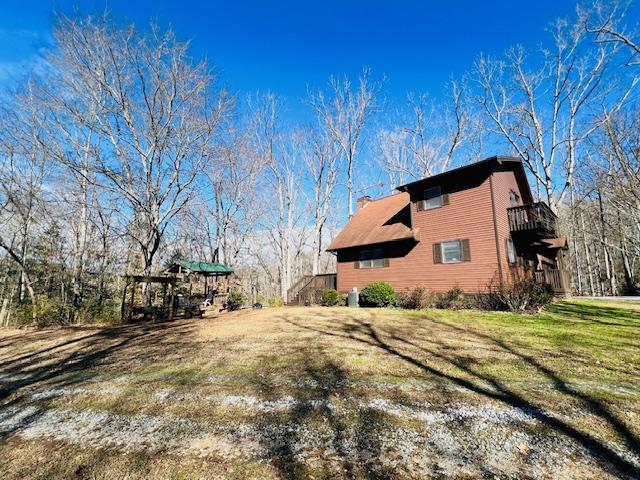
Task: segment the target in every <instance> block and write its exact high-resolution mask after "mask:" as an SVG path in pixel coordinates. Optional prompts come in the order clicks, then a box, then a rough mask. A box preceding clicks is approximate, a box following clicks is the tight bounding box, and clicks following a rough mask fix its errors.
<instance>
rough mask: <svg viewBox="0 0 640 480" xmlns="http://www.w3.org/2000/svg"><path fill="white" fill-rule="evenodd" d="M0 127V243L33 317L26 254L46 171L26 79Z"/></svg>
mask: <svg viewBox="0 0 640 480" xmlns="http://www.w3.org/2000/svg"><path fill="white" fill-rule="evenodd" d="M1 117H2V120H3V122H2V125H1V127H0V135H1V136H0V152H1V154H0V226H1V227H2V228H0V248H2V249H3V250H4V251H5V252H6V254H7V255H8V256H9V258H10V259H11V260H12V261H13V262H14V264H15V265H16V267H17V268H18V271H19V278H18V292H19V293H18V299H19V300H20V301H23V300H24V298H25V296H26V293H28V294H29V298H30V300H31V304H32V318H33V320H34V321H36V320H37V316H38V302H37V298H36V293H35V289H34V283H35V279H34V278H32V276H31V274H30V271H29V265H28V258H29V255H30V248H31V247H32V246H33V243H32V238H33V236H34V235H35V233H36V229H39V228H42V225H45V224H46V223H47V222H46V220H45V219H46V215H45V209H44V203H43V200H44V197H45V196H46V194H45V192H46V180H47V176H48V173H49V170H50V169H49V165H48V163H47V159H46V155H45V154H44V152H45V149H44V148H43V146H44V145H45V144H46V143H47V138H46V134H45V133H44V129H43V128H42V125H43V122H44V118H43V117H44V116H43V114H42V112H41V111H40V109H39V108H38V107H37V103H36V101H35V98H34V96H33V92H32V89H31V85H30V84H29V85H28V88H27V91H26V92H24V93H23V94H19V95H18V96H17V97H15V98H14V100H13V102H12V103H11V104H10V105H9V106H8V108H7V109H4V111H3V112H2V115H1Z"/></svg>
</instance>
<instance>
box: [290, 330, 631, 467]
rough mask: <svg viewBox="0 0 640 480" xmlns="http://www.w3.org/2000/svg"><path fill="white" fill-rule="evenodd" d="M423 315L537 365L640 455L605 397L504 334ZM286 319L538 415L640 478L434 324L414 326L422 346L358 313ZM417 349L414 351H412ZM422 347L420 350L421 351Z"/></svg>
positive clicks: (618, 455) (621, 458)
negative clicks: (439, 333) (452, 345)
mask: <svg viewBox="0 0 640 480" xmlns="http://www.w3.org/2000/svg"><path fill="white" fill-rule="evenodd" d="M423 320H424V321H425V322H431V324H432V325H433V326H438V327H440V328H448V329H450V332H451V334H452V335H455V334H456V333H458V334H459V333H461V332H464V333H465V334H467V335H472V336H475V337H476V338H478V339H480V340H483V341H485V342H486V341H490V342H491V343H492V344H493V345H494V346H496V347H498V348H500V349H501V350H502V351H504V352H505V353H508V354H511V355H515V356H516V357H517V358H519V359H521V360H522V361H524V362H526V363H527V364H528V365H530V366H532V367H534V368H535V369H536V370H537V371H539V372H540V373H541V374H542V375H543V376H545V377H546V378H548V379H550V380H551V382H552V384H553V386H554V388H555V389H556V390H557V391H558V392H560V393H563V394H565V395H568V396H570V397H572V398H574V399H577V400H579V401H580V402H582V403H583V404H584V405H585V406H586V407H587V408H588V409H589V410H590V411H591V412H593V413H595V414H596V415H597V416H598V418H599V419H600V420H601V421H602V422H604V423H605V424H606V425H608V426H609V427H611V428H612V429H613V430H614V431H615V432H616V433H617V434H618V435H619V437H620V438H621V440H622V441H623V442H624V443H625V445H626V446H627V448H628V450H629V452H630V453H632V454H634V455H636V456H637V455H638V452H639V451H640V447H639V440H638V437H637V436H635V435H634V434H633V432H631V431H630V429H629V427H628V426H627V425H626V424H625V423H624V422H623V421H622V420H620V419H619V418H617V417H616V416H615V415H614V414H613V413H612V412H611V411H610V410H609V409H608V408H607V407H606V405H604V404H603V403H602V402H600V401H599V400H597V399H594V398H591V397H589V396H588V395H586V394H584V393H582V392H580V391H579V390H577V389H576V388H574V387H571V386H570V385H568V384H567V383H566V382H564V381H563V380H562V379H561V378H560V376H559V375H557V374H556V373H555V372H553V370H551V369H550V368H548V367H546V366H544V365H542V364H541V363H540V362H538V361H537V360H536V359H535V358H533V357H531V356H529V355H525V354H523V353H521V352H519V351H517V350H516V349H515V348H514V347H512V346H510V345H508V344H506V343H505V342H503V341H502V340H500V339H499V338H495V337H491V336H489V335H486V334H480V333H478V332H476V331H472V330H467V329H464V328H460V327H452V326H451V325H450V324H448V323H444V322H438V321H436V320H433V319H431V318H424V319H423ZM286 321H288V322H289V323H291V324H292V325H295V326H297V327H299V328H302V329H306V330H310V331H314V332H317V333H320V334H322V335H327V336H332V337H339V338H346V339H349V340H352V341H356V342H360V343H363V344H366V345H369V346H372V347H375V348H377V349H380V350H382V351H384V352H386V353H387V354H389V355H392V356H394V357H396V358H398V359H400V360H402V361H404V362H406V363H408V364H410V365H413V366H415V367H417V368H419V369H420V370H421V371H423V372H424V373H426V374H428V375H431V376H433V377H436V378H440V379H444V380H447V381H449V382H451V383H453V384H454V385H456V386H458V387H463V388H465V389H467V390H469V391H472V392H475V393H477V394H479V395H482V396H484V397H486V398H489V399H492V400H495V401H498V402H501V403H504V404H505V405H508V406H510V407H513V408H517V409H519V410H521V411H523V412H525V413H526V414H528V415H530V416H532V417H534V418H535V419H537V420H538V421H539V422H540V423H541V424H543V425H544V426H546V427H547V428H550V429H552V430H553V431H555V432H558V433H561V434H563V435H564V436H566V437H568V438H570V439H571V440H573V441H574V442H576V443H577V444H579V445H581V446H582V447H583V448H584V449H585V450H586V451H587V452H589V453H590V455H592V456H593V457H594V458H595V459H596V460H598V461H602V462H606V463H607V464H608V465H609V466H610V467H611V469H612V470H614V471H615V472H616V473H617V474H622V475H626V476H629V477H632V478H638V477H640V468H639V467H638V465H636V464H635V463H633V462H632V461H630V460H629V459H627V458H625V456H624V455H622V454H621V453H619V452H618V451H616V450H615V449H614V448H612V447H611V446H609V445H607V444H605V443H604V442H603V441H602V440H600V439H598V438H596V437H595V436H593V435H592V434H590V433H588V432H586V431H582V430H580V429H578V428H576V427H574V426H572V425H570V424H568V423H566V422H565V421H563V420H561V419H560V418H557V417H556V416H553V415H551V414H550V413H548V412H546V411H545V410H544V409H543V408H542V407H541V406H540V405H537V404H536V403H535V402H534V401H533V400H532V399H527V398H525V397H524V396H523V395H522V394H519V393H517V392H515V391H513V390H512V389H510V388H509V387H508V386H507V385H506V384H504V382H502V381H500V380H499V379H498V378H495V377H494V376H491V375H489V374H486V373H483V372H481V371H480V370H479V369H477V368H474V366H473V362H472V361H468V360H469V359H467V358H465V356H464V355H460V354H457V353H456V351H455V350H452V349H448V350H444V351H445V352H446V353H442V350H443V348H442V347H448V346H447V345H446V344H444V343H443V342H441V341H439V340H437V338H434V337H433V336H432V335H429V329H428V328H426V327H425V326H421V327H420V328H413V330H412V333H411V335H410V337H412V338H416V331H417V330H418V329H420V331H421V332H423V333H425V334H426V336H424V337H422V338H421V339H420V340H421V342H424V343H425V344H426V345H418V344H417V343H416V342H415V341H414V340H412V339H410V338H408V336H407V335H406V334H405V333H401V332H400V331H399V330H398V329H395V330H396V331H394V332H392V333H388V332H385V331H384V330H382V329H378V328H375V327H374V326H373V325H372V324H371V323H369V322H367V321H363V320H360V319H358V318H354V317H350V318H349V321H348V322H342V323H340V324H336V323H333V324H331V325H326V324H322V325H321V326H320V327H318V326H316V325H315V324H314V323H315V322H314V323H311V324H309V323H302V322H298V321H292V320H288V319H287V320H286ZM428 345H433V347H432V348H429V347H428ZM412 351H413V352H415V353H412ZM418 352H419V355H416V353H418ZM425 355H426V356H427V360H428V357H432V358H435V359H437V360H438V361H441V362H445V364H449V365H451V366H454V367H456V368H457V369H459V370H461V371H462V372H464V373H465V374H466V375H467V376H468V378H467V377H466V376H461V375H457V374H454V373H450V372H448V371H445V370H444V369H441V368H438V367H435V366H432V365H430V364H429V363H428V361H425V360H423V359H421V358H420V357H423V356H425Z"/></svg>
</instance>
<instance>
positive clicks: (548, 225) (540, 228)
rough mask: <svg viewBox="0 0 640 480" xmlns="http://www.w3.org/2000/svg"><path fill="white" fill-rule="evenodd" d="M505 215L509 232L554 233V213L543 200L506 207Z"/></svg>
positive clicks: (555, 218)
mask: <svg viewBox="0 0 640 480" xmlns="http://www.w3.org/2000/svg"><path fill="white" fill-rule="evenodd" d="M507 215H508V216H509V228H510V230H511V232H528V233H538V234H542V235H552V236H553V235H555V234H556V220H557V217H556V214H555V213H553V210H551V208H549V206H548V205H547V204H546V203H544V202H536V203H532V204H530V205H520V206H518V207H511V208H508V209H507Z"/></svg>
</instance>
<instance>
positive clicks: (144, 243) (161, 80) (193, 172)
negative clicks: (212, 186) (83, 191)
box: [53, 18, 227, 274]
mask: <svg viewBox="0 0 640 480" xmlns="http://www.w3.org/2000/svg"><path fill="white" fill-rule="evenodd" d="M54 35H55V38H56V41H57V43H58V45H59V50H58V52H57V53H55V54H54V56H53V61H54V63H55V64H56V65H60V66H63V69H62V74H63V75H65V77H66V78H67V81H66V82H65V84H66V85H67V86H69V87H71V88H72V92H73V96H72V100H73V101H72V102H64V103H63V104H62V105H61V107H65V108H66V113H67V114H68V115H70V116H74V117H75V118H76V120H77V122H78V123H80V124H90V125H92V126H93V125H95V129H96V132H97V134H98V135H99V136H100V150H99V152H97V157H96V158H95V159H94V163H93V164H92V169H93V171H94V172H95V174H96V180H95V181H96V182H97V184H99V186H100V187H101V188H103V189H106V190H107V191H109V192H111V193H113V194H115V195H117V196H118V197H119V199H120V202H121V204H122V208H121V210H120V213H121V214H123V215H124V216H125V217H126V218H127V219H128V220H127V222H126V223H127V225H128V228H127V231H126V233H127V234H128V235H129V236H131V238H132V239H133V240H134V241H135V242H136V243H137V245H138V247H139V251H140V254H141V257H142V261H143V264H142V271H143V272H144V273H145V274H149V273H150V272H151V269H152V267H153V264H154V259H155V255H156V252H157V251H158V248H159V246H160V244H161V242H162V239H163V237H164V235H165V234H166V232H167V229H168V228H169V225H170V224H171V221H172V220H173V219H174V217H175V216H176V215H177V214H178V213H179V212H180V211H181V210H182V209H183V208H184V207H185V206H186V205H187V203H188V202H189V200H190V198H191V195H192V191H193V185H194V181H195V179H196V178H197V176H198V175H199V174H200V172H201V170H202V168H203V165H204V164H205V162H206V161H207V158H208V157H209V155H210V154H211V145H212V139H213V137H214V136H215V134H216V127H217V125H218V123H219V121H220V119H221V117H222V116H223V115H224V113H225V111H226V109H227V102H226V97H225V96H224V94H221V95H216V94H215V93H214V92H213V91H212V89H211V86H212V77H211V72H210V71H209V70H208V68H207V66H206V64H205V63H199V64H194V63H193V62H192V61H191V60H190V59H189V57H188V44H187V43H181V42H179V41H178V40H177V39H176V38H175V36H174V34H173V33H172V32H171V31H165V32H161V31H160V30H159V29H158V28H156V27H153V26H152V29H151V31H150V33H149V34H143V33H140V32H139V31H137V30H136V29H135V28H134V27H133V26H129V27H126V28H120V27H118V26H117V25H114V24H113V22H111V20H110V19H109V18H99V19H93V18H87V19H82V20H73V19H69V18H62V19H61V20H60V23H59V25H58V27H57V28H56V30H55V32H54ZM73 162H74V159H69V163H71V164H73ZM76 170H77V171H80V172H81V171H82V166H80V165H76Z"/></svg>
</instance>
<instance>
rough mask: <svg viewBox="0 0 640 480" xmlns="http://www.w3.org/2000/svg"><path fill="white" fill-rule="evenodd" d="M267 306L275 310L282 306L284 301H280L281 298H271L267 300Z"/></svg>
mask: <svg viewBox="0 0 640 480" xmlns="http://www.w3.org/2000/svg"><path fill="white" fill-rule="evenodd" d="M269 306H270V307H275V308H280V307H283V306H284V300H283V299H282V297H273V298H270V299H269Z"/></svg>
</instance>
